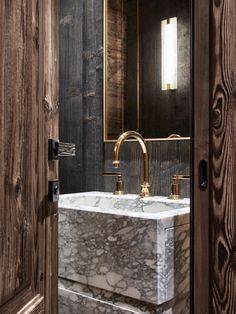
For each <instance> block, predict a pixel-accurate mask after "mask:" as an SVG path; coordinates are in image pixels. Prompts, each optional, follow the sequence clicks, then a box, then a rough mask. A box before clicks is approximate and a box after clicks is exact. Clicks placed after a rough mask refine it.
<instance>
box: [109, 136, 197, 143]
mask: <svg viewBox="0 0 236 314" xmlns="http://www.w3.org/2000/svg"><path fill="white" fill-rule="evenodd" d="M190 140H191V137H179V138H169V137H159V138H145V141H146V142H157V141H158V142H165V141H172V142H173V141H190ZM116 141H117V140H104V143H115V142H116ZM126 142H136V140H134V139H128V140H126Z"/></svg>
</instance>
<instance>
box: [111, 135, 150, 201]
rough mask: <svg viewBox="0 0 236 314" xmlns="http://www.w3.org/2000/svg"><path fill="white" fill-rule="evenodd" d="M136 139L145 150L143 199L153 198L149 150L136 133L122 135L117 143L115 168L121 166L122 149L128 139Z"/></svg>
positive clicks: (114, 160) (141, 194)
mask: <svg viewBox="0 0 236 314" xmlns="http://www.w3.org/2000/svg"><path fill="white" fill-rule="evenodd" d="M129 138H135V139H137V140H138V142H139V144H140V145H141V147H142V150H143V183H142V185H141V192H140V196H141V197H147V196H151V193H150V190H149V188H150V184H149V164H148V150H147V146H146V143H145V140H144V138H143V137H142V136H141V135H140V134H139V133H138V132H135V131H127V132H124V133H123V134H121V135H120V137H119V138H118V140H117V141H116V144H115V147H114V159H113V166H114V168H119V166H120V147H121V145H122V144H123V142H124V141H125V140H126V139H129Z"/></svg>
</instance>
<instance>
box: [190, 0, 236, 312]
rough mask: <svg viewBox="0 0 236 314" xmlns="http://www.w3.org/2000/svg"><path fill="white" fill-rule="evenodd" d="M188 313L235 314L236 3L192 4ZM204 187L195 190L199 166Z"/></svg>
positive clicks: (200, 0) (221, 0) (205, 0)
mask: <svg viewBox="0 0 236 314" xmlns="http://www.w3.org/2000/svg"><path fill="white" fill-rule="evenodd" d="M193 120H194V151H193V152H194V154H193V160H194V164H193V165H194V167H193V170H194V172H193V176H194V180H193V205H194V206H193V213H192V235H193V236H192V244H193V246H192V249H193V251H192V252H193V255H192V256H193V258H192V262H193V263H192V266H193V268H192V283H193V285H192V288H194V289H193V292H194V294H193V299H192V301H193V302H192V310H193V311H194V313H196V314H203V313H204V314H208V313H219V314H234V313H236V1H235V0H217V1H216V0H214V1H213V0H195V1H194V119H193ZM202 159H204V160H206V161H207V162H208V187H207V188H206V189H200V187H199V162H200V160H202Z"/></svg>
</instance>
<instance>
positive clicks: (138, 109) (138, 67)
mask: <svg viewBox="0 0 236 314" xmlns="http://www.w3.org/2000/svg"><path fill="white" fill-rule="evenodd" d="M136 20H137V96H136V97H137V131H138V132H139V129H140V24H139V0H137V17H136Z"/></svg>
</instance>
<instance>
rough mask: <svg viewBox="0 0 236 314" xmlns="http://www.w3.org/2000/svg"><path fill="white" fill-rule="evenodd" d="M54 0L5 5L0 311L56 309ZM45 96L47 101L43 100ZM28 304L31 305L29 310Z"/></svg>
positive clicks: (1, 12) (0, 15)
mask: <svg viewBox="0 0 236 314" xmlns="http://www.w3.org/2000/svg"><path fill="white" fill-rule="evenodd" d="M57 14H58V5H57V0H43V1H38V0H32V1H25V0H12V1H1V3H0V21H1V28H0V41H1V49H0V86H1V88H0V145H1V149H0V173H1V176H0V193H1V198H0V252H1V254H0V313H6V314H8V313H18V311H19V310H21V309H22V307H24V306H26V307H25V308H24V312H26V311H27V313H31V312H35V313H39V312H45V313H56V312H57V268H58V266H57V206H51V207H49V206H48V201H47V193H48V191H47V186H48V180H49V179H55V178H56V177H57V166H58V165H57V163H55V162H54V163H52V164H50V165H48V161H47V159H48V147H47V146H48V138H49V137H50V136H51V137H57V136H58V135H57V130H58V101H59V99H58V83H59V80H58V79H59V75H58V15H57ZM44 99H45V100H44ZM27 303H28V305H27Z"/></svg>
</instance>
